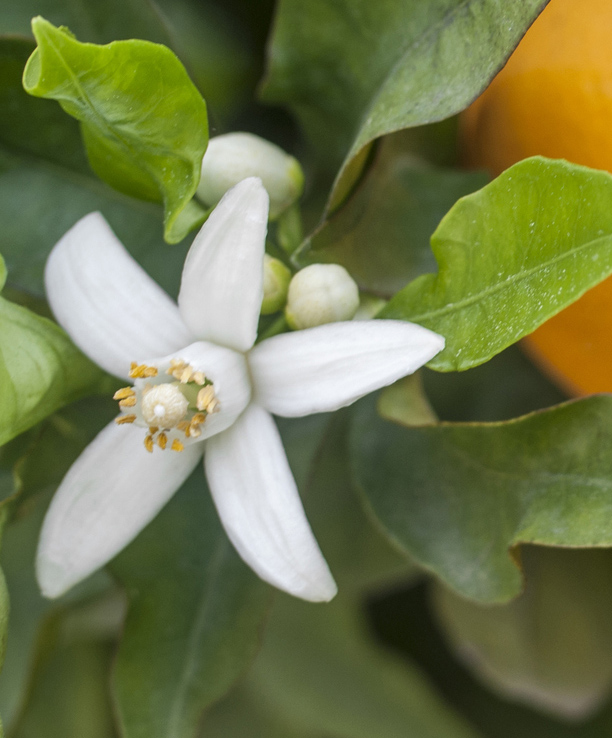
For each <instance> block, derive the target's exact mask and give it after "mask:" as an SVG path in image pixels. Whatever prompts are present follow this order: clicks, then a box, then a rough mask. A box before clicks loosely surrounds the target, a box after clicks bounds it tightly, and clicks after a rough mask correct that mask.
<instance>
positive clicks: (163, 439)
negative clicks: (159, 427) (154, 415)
mask: <svg viewBox="0 0 612 738" xmlns="http://www.w3.org/2000/svg"><path fill="white" fill-rule="evenodd" d="M167 443H168V436H167V435H166V434H165V433H164V432H163V431H162V432H161V433H160V434H159V436H158V437H157V445H158V446H159V447H160V448H161V450H162V451H163V450H164V449H165V448H166V444H167Z"/></svg>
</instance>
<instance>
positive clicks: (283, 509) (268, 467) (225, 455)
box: [204, 405, 336, 602]
mask: <svg viewBox="0 0 612 738" xmlns="http://www.w3.org/2000/svg"><path fill="white" fill-rule="evenodd" d="M204 462H205V468H206V477H207V479H208V484H209V486H210V491H211V494H212V496H213V499H214V501H215V505H216V506H217V510H218V511H219V517H220V518H221V522H222V523H223V526H224V527H225V530H226V531H227V535H228V536H229V538H230V540H231V541H232V543H233V544H234V546H235V547H236V550H237V551H238V553H239V554H240V555H241V556H242V558H243V559H244V560H245V561H246V563H247V564H248V565H249V566H250V567H251V568H252V569H253V570H254V571H255V572H256V573H257V574H259V576H260V577H261V578H262V579H264V580H265V581H267V582H270V584H273V585H274V586H276V587H278V588H279V589H283V590H285V591H286V592H289V593H290V594H292V595H295V596H296V597H301V598H302V599H304V600H311V601H313V602H327V601H328V600H331V598H332V597H333V596H334V595H335V594H336V584H335V582H334V580H333V578H332V575H331V574H330V572H329V569H328V567H327V564H326V563H325V559H324V558H323V556H322V554H321V551H320V550H319V547H318V545H317V542H316V541H315V539H314V536H313V535H312V531H311V530H310V526H309V525H308V521H307V520H306V516H305V514H304V509H303V508H302V503H301V501H300V497H299V494H298V490H297V487H296V484H295V481H294V479H293V475H292V474H291V469H290V468H289V464H288V462H287V457H286V456H285V451H284V449H283V445H282V442H281V439H280V436H279V433H278V430H277V429H276V425H275V424H274V421H273V420H272V418H271V417H270V415H269V414H268V413H267V412H266V411H265V410H263V409H262V408H260V407H257V406H256V405H250V406H249V407H248V409H247V410H246V411H245V412H244V414H243V415H242V417H241V418H240V419H239V420H238V421H237V422H236V423H234V425H233V426H232V427H231V428H230V429H229V430H227V431H225V432H224V433H221V434H219V435H218V436H215V437H214V438H211V439H210V440H209V441H208V442H207V443H206V452H205V455H204Z"/></svg>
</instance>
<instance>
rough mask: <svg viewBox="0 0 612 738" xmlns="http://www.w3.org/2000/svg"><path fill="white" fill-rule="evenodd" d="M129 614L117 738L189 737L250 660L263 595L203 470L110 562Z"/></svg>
mask: <svg viewBox="0 0 612 738" xmlns="http://www.w3.org/2000/svg"><path fill="white" fill-rule="evenodd" d="M111 569H112V571H113V572H114V573H115V574H116V576H117V577H118V578H119V580H120V582H121V583H122V584H123V585H124V587H125V589H126V592H127V594H128V597H129V610H128V616H127V620H126V624H125V631H124V634H123V638H122V640H121V645H120V648H119V653H118V657H117V662H116V665H115V669H114V674H113V689H114V695H115V699H116V703H117V710H118V715H119V721H120V725H121V729H122V736H124V738H189V737H190V736H192V735H193V734H194V733H195V730H196V727H197V725H198V723H199V721H200V719H201V716H202V712H203V711H204V709H205V708H206V707H207V706H208V705H209V704H211V703H212V702H214V701H215V700H217V699H218V698H219V697H221V696H222V695H223V694H224V693H225V692H226V691H227V690H228V689H229V688H230V686H231V685H232V684H233V682H234V681H235V680H236V679H237V678H238V677H239V676H240V674H241V673H242V671H243V670H244V669H245V668H246V666H247V664H248V663H249V661H250V660H251V658H252V657H253V656H254V654H255V651H256V649H257V646H258V643H259V628H260V626H261V621H262V618H263V617H264V615H265V613H266V611H267V607H268V603H269V594H270V588H269V587H268V586H267V585H265V584H263V582H261V581H260V580H259V579H258V578H257V577H256V576H255V575H254V574H253V573H252V572H251V571H250V569H248V568H247V566H246V565H245V564H244V563H243V562H242V561H241V559H240V558H239V557H238V554H237V553H236V552H235V551H234V549H233V547H232V545H231V544H230V542H229V541H228V539H227V537H226V535H225V533H224V531H223V529H222V528H221V526H220V524H219V521H218V518H217V514H216V512H215V509H214V507H213V504H212V501H211V498H210V495H209V492H208V489H207V487H206V483H205V481H204V478H203V475H202V471H201V469H197V470H196V472H195V473H194V474H193V475H192V476H191V477H190V479H189V480H188V481H187V482H186V483H185V484H184V485H183V487H182V489H181V490H180V491H179V492H178V493H177V494H176V495H175V497H174V498H173V499H172V500H171V502H170V503H169V504H168V506H167V507H166V508H165V509H164V510H163V511H162V512H161V513H160V515H159V516H158V517H157V518H156V519H155V520H154V521H153V523H151V525H149V526H148V527H147V528H146V529H145V530H144V531H143V532H142V533H141V534H140V535H139V536H138V538H137V539H136V540H135V541H134V542H133V543H132V544H131V545H130V546H129V547H128V548H127V549H126V550H125V551H123V552H122V553H121V554H120V555H119V557H118V558H117V559H116V560H115V561H114V563H113V564H112V567H111Z"/></svg>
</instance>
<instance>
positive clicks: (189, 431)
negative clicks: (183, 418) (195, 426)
mask: <svg viewBox="0 0 612 738" xmlns="http://www.w3.org/2000/svg"><path fill="white" fill-rule="evenodd" d="M185 438H191V426H189V425H188V426H187V427H186V428H185Z"/></svg>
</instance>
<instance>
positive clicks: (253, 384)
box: [37, 178, 443, 601]
mask: <svg viewBox="0 0 612 738" xmlns="http://www.w3.org/2000/svg"><path fill="white" fill-rule="evenodd" d="M267 211H268V196H267V194H266V191H265V190H264V188H263V186H262V184H261V182H260V180H259V179H256V178H250V179H246V180H244V181H243V182H241V183H240V184H238V185H237V186H235V187H234V188H233V189H232V190H230V191H229V192H228V193H227V194H226V195H225V197H224V198H223V200H222V201H221V202H220V203H219V205H218V206H217V208H216V209H215V210H214V212H213V213H212V214H211V216H210V218H209V219H208V221H207V222H206V224H205V225H204V227H203V228H202V230H201V231H200V233H199V234H198V235H197V236H196V238H195V240H194V242H193V245H192V247H191V249H190V251H189V254H188V255H187V259H186V261H185V266H184V269H183V276H182V282H181V289H180V294H179V299H178V306H177V305H176V304H175V303H174V302H173V301H172V300H171V299H170V298H169V297H168V296H167V295H166V293H165V292H163V290H162V289H161V288H160V287H159V286H158V285H157V284H156V283H155V282H154V281H153V280H152V279H151V278H150V277H149V276H148V275H147V274H146V273H145V272H144V271H143V270H142V269H141V267H140V266H139V265H138V264H137V263H136V262H135V261H134V260H133V259H132V257H131V256H130V255H129V254H128V253H127V251H126V250H125V249H124V248H123V246H122V245H121V243H120V242H119V241H118V240H117V238H116V237H115V235H114V234H113V232H112V231H111V230H110V228H109V227H108V225H107V223H106V221H105V220H104V218H103V217H102V216H101V215H100V214H99V213H92V214H90V215H88V216H86V217H85V218H83V219H82V220H80V221H79V222H78V223H77V224H76V225H75V226H74V227H73V228H72V229H71V230H70V231H68V233H66V235H65V236H64V237H63V238H62V239H61V240H60V241H59V243H58V244H57V245H56V246H55V248H54V249H53V251H52V253H51V255H50V257H49V260H48V262H47V268H46V275H45V276H46V288H47V295H48V298H49V302H50V304H51V307H52V309H53V312H54V313H55V316H56V317H57V320H58V321H59V323H60V324H61V325H62V326H63V327H64V328H65V330H66V331H67V332H68V334H69V335H70V336H71V337H72V339H73V340H74V342H75V343H76V344H77V345H78V346H80V348H81V349H82V350H83V351H84V352H85V353H86V354H88V355H89V356H90V357H91V358H92V359H93V360H94V361H95V362H97V363H98V364H99V365H100V366H101V367H103V368H104V369H106V370H107V371H109V372H110V373H111V374H114V375H116V376H118V377H123V378H125V379H126V380H130V384H131V385H133V386H130V387H126V388H125V389H123V390H120V391H119V392H118V393H117V395H116V399H118V400H119V402H120V407H121V413H120V415H119V416H118V418H117V419H116V421H115V422H113V423H111V424H110V425H108V426H107V427H106V428H104V430H102V432H101V433H100V434H99V435H98V436H97V438H95V439H94V441H93V442H92V443H91V444H90V445H89V446H88V447H87V448H86V449H85V451H84V452H83V453H82V454H81V456H80V457H79V458H78V459H77V460H76V462H75V463H74V464H73V466H72V468H71V469H70V470H69V472H68V473H67V475H66V477H65V478H64V480H63V481H62V483H61V485H60V487H59V489H58V491H57V493H56V495H55V497H54V499H53V501H52V504H51V507H50V508H49V511H48V513H47V517H46V518H45V522H44V525H43V530H42V533H41V538H40V543H39V549H38V556H37V574H38V580H39V583H40V586H41V589H42V591H43V592H44V594H46V595H47V596H49V597H56V596H58V595H60V594H62V593H63V592H65V591H66V590H67V589H69V588H70V587H71V586H72V585H74V584H76V583H77V582H79V581H80V580H81V579H83V578H85V577H86V576H88V575H89V574H91V573H92V572H93V571H95V570H96V569H98V568H99V567H101V566H102V565H104V564H105V563H106V562H107V561H109V560H110V559H111V558H112V557H113V556H115V554H117V553H118V552H119V551H120V550H121V549H122V548H123V547H124V546H126V545H127V544H128V543H129V542H130V541H131V540H132V539H133V538H134V537H135V536H136V535H137V533H138V532H139V531H140V530H141V529H142V528H143V527H144V526H145V525H147V523H148V522H149V521H150V520H151V519H152V518H153V517H154V516H155V515H156V514H157V513H158V511H159V510H160V509H161V508H162V507H163V505H165V503H166V502H167V501H168V500H169V498H170V497H171V496H172V495H173V494H174V492H175V491H176V489H178V487H179V486H180V485H181V484H182V482H183V481H184V480H185V479H186V478H187V477H188V476H189V474H190V473H191V471H192V470H193V469H194V467H195V466H196V464H197V463H198V461H199V460H200V459H201V457H202V452H203V451H204V450H206V453H205V471H206V477H207V479H208V483H209V486H210V490H211V493H212V496H213V498H214V502H215V505H216V507H217V510H218V512H219V516H220V518H221V521H222V523H223V525H224V527H225V530H226V531H227V534H228V536H229V537H230V539H231V540H232V542H233V544H234V546H235V547H236V549H237V550H238V552H239V553H240V555H241V556H242V558H243V559H244V560H245V561H246V562H247V563H248V564H249V565H250V566H251V567H252V568H253V569H254V570H255V571H256V572H257V574H259V576H260V577H261V578H262V579H265V580H266V581H268V582H270V583H271V584H273V585H275V586H276V587H279V588H280V589H283V590H286V591H287V592H290V593H291V594H293V595H296V596H298V597H302V598H304V599H307V600H313V601H326V600H329V599H331V598H332V597H333V596H334V594H335V592H336V585H335V583H334V580H333V578H332V576H331V574H330V572H329V569H328V567H327V564H326V562H325V560H324V558H323V556H322V554H321V552H320V550H319V547H318V546H317V543H316V541H315V539H314V537H313V535H312V532H311V530H310V527H309V525H308V522H307V520H306V517H305V515H304V511H303V509H302V505H301V502H300V498H299V495H298V491H297V488H296V484H295V481H294V479H293V476H292V474H291V470H290V469H289V465H288V463H287V458H286V456H285V452H284V449H283V447H282V443H281V440H280V437H279V434H278V431H277V429H276V425H275V423H274V421H273V419H272V417H271V415H270V413H275V414H277V415H281V416H285V417H299V416H303V415H309V414H311V413H319V412H326V411H331V410H336V409H337V408H340V407H343V406H344V405H348V404H350V403H351V402H353V401H354V400H356V399H358V398H359V397H361V396H363V395H365V394H367V393H368V392H371V391H372V390H374V389H377V388H378V387H381V386H384V385H387V384H389V383H391V382H393V381H395V380H396V379H398V378H399V377H402V376H404V375H406V374H409V373H411V372H413V371H415V370H416V369H417V368H418V367H420V366H421V365H422V364H424V363H425V362H427V361H428V360H429V359H431V358H432V357H433V356H434V355H435V354H436V353H437V352H438V351H439V350H440V349H441V348H442V346H443V339H442V338H440V337H439V336H437V335H436V334H434V333H431V332H430V331H428V330H426V329H424V328H421V327H420V326H417V325H411V324H409V323H403V322H396V321H382V320H381V321H371V322H369V323H356V322H353V323H335V324H329V325H325V326H320V327H318V328H313V329H310V330H305V331H300V332H297V333H291V334H284V335H280V336H275V337H273V338H270V339H268V340H266V341H263V342H262V343H260V344H258V345H257V346H254V342H255V338H256V331H257V323H258V316H259V308H260V305H261V300H262V293H263V290H262V282H263V255H264V243H265V235H266V222H267Z"/></svg>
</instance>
